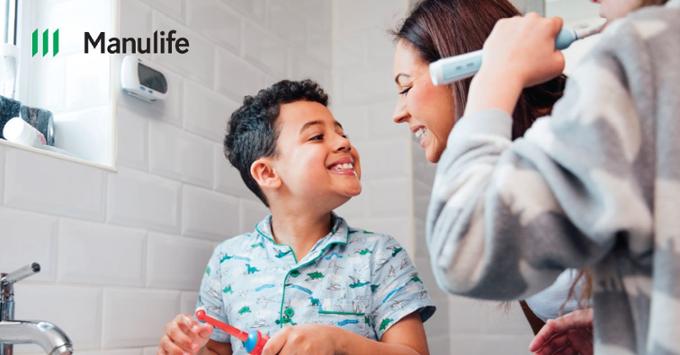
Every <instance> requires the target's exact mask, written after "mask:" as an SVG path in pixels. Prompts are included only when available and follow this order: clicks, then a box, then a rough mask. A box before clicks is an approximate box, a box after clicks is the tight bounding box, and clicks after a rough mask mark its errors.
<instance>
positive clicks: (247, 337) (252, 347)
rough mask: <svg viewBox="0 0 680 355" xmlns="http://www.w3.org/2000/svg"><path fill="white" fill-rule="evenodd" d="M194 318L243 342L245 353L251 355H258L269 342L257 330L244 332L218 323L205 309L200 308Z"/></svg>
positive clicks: (266, 337)
mask: <svg viewBox="0 0 680 355" xmlns="http://www.w3.org/2000/svg"><path fill="white" fill-rule="evenodd" d="M196 318H197V319H198V320H200V321H202V322H206V323H208V324H210V325H212V326H213V327H215V328H219V329H221V330H223V331H224V332H226V333H227V334H229V335H232V336H234V337H235V338H236V339H238V340H240V341H242V342H243V347H244V348H245V349H246V351H247V352H248V353H250V354H253V355H260V354H261V353H262V349H263V348H264V345H265V344H266V343H267V340H269V337H268V336H266V335H263V334H262V333H260V331H259V330H251V331H249V332H244V331H243V330H241V329H238V328H236V327H232V326H231V325H229V324H227V323H224V322H222V321H219V320H217V319H215V318H213V317H211V316H209V315H208V313H206V311H205V309H204V308H202V307H200V308H198V309H197V310H196Z"/></svg>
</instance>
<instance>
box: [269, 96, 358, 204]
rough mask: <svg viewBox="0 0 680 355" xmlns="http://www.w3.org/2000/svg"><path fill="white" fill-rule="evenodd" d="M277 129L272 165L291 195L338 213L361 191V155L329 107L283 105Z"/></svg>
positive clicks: (298, 103) (305, 104) (307, 104)
mask: <svg viewBox="0 0 680 355" xmlns="http://www.w3.org/2000/svg"><path fill="white" fill-rule="evenodd" d="M276 124H277V130H278V132H279V137H278V139H277V146H276V154H275V158H274V160H273V161H272V164H273V167H274V169H275V170H276V171H277V173H278V174H279V176H280V178H281V181H282V182H283V185H284V188H285V190H287V192H288V193H289V194H290V195H291V196H293V197H294V198H295V199H296V200H300V201H309V202H313V203H314V204H318V205H323V207H324V208H330V209H334V208H336V207H338V206H340V205H341V204H343V203H345V202H346V201H347V200H348V199H349V198H351V197H353V196H356V195H358V194H359V193H360V192H361V182H360V178H361V163H360V160H359V154H358V152H357V150H356V148H354V147H353V146H352V144H351V143H350V141H349V139H348V137H347V136H346V135H345V133H344V131H343V128H342V125H341V124H340V123H338V122H337V121H336V120H335V119H334V118H333V115H332V114H331V112H330V111H329V110H328V108H327V107H326V106H324V105H322V104H320V103H317V102H310V101H296V102H291V103H287V104H283V105H281V106H280V112H279V116H278V118H277V123H276ZM319 207H321V206H319Z"/></svg>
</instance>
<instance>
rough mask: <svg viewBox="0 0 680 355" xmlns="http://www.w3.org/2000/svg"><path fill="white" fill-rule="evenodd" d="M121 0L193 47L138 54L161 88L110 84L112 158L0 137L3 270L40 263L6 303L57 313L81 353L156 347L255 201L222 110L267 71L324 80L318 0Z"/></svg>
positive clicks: (257, 212)
mask: <svg viewBox="0 0 680 355" xmlns="http://www.w3.org/2000/svg"><path fill="white" fill-rule="evenodd" d="M54 1H61V0H54ZM64 2H66V1H64ZM119 5H120V7H121V8H120V12H121V14H122V16H121V18H120V32H121V34H122V35H124V36H135V37H147V36H150V35H151V32H152V31H153V30H155V29H159V30H160V29H166V30H167V29H170V28H172V29H176V30H177V31H178V35H182V36H186V37H188V38H189V40H190V43H191V46H190V48H191V50H190V52H189V54H187V55H185V56H162V55H158V56H151V57H147V59H149V60H151V61H152V62H153V63H154V64H156V65H157V66H159V67H161V68H163V69H164V70H165V72H166V73H167V76H168V80H169V90H170V92H169V97H168V99H167V100H166V102H164V103H160V104H152V105H149V104H146V103H143V102H141V101H138V100H135V99H133V98H130V97H127V96H121V95H118V97H117V101H118V103H117V107H116V109H117V113H116V123H117V140H118V147H117V157H116V158H117V165H116V170H117V171H115V172H113V171H109V170H104V169H101V168H97V167H93V166H89V165H83V164H78V163H74V162H69V161H65V160H61V159H57V158H54V157H51V156H46V155H42V154H39V153H34V152H30V151H26V150H22V149H16V148H13V147H10V146H7V145H3V144H0V172H1V173H0V202H1V204H0V205H1V206H0V226H2V232H0V271H12V270H14V269H16V268H18V267H20V266H23V265H25V264H28V263H30V262H33V261H37V262H39V263H40V264H41V265H42V271H41V272H40V273H39V274H38V275H36V276H34V277H31V278H30V279H26V280H24V281H21V282H20V283H19V284H17V286H16V317H17V318H19V319H44V320H49V321H51V322H54V323H55V324H57V325H58V326H60V327H61V328H62V329H64V330H65V331H66V332H67V333H68V335H69V336H70V337H71V339H72V340H73V342H74V345H75V350H76V353H78V354H88V355H90V354H107V355H114V354H115V355H142V354H153V353H155V351H156V348H155V346H156V344H157V343H158V340H159V338H160V335H161V334H162V332H163V327H164V325H165V323H166V322H168V321H169V320H171V319H172V318H173V317H174V315H175V314H176V313H179V312H180V311H182V312H190V311H192V309H193V306H194V302H195V299H196V290H197V288H198V285H199V281H200V277H201V275H202V271H203V268H204V267H205V263H206V262H207V259H208V257H209V255H210V253H211V250H212V248H213V247H214V246H215V245H216V244H217V243H218V242H219V241H220V240H222V239H223V238H225V237H229V236H233V235H235V234H237V233H240V232H243V231H248V230H252V227H253V226H254V224H255V223H256V221H258V220H260V219H261V218H262V217H263V216H264V214H265V210H264V208H263V206H262V205H261V204H260V203H259V202H257V201H256V200H255V199H254V198H253V197H252V196H251V194H250V192H248V191H247V190H246V189H245V187H243V183H242V182H241V179H240V177H239V176H238V175H237V172H236V170H234V169H232V168H231V167H229V166H227V163H226V160H225V158H224V156H223V154H222V147H221V139H222V137H223V134H224V129H225V123H226V119H227V114H228V113H230V112H231V111H233V109H235V108H236V107H237V105H238V104H239V102H240V100H241V99H242V97H243V95H245V94H251V93H254V92H255V91H256V90H257V89H260V88H261V87H263V86H264V85H265V84H270V83H272V82H273V81H274V80H278V79H281V78H284V77H292V78H302V77H308V76H311V77H313V78H315V79H317V80H318V81H320V82H321V83H322V84H323V85H324V86H326V87H330V81H331V49H330V42H331V26H330V24H331V4H330V2H328V1H323V2H322V1H315V0H305V1H303V0H295V1H292V0H291V1H265V0H233V1H227V0H224V1H223V0H190V1H184V0H144V1H141V0H124V1H119ZM80 16H83V17H86V16H87V15H86V14H80ZM79 18H80V17H79ZM76 20H77V19H75V18H74V21H76ZM62 45H64V44H62ZM111 60H112V61H115V62H116V63H119V62H120V60H121V58H120V57H115V56H114V57H112V59H111ZM117 67H118V65H114V68H117ZM117 75H118V73H114V74H113V75H112V77H114V78H116V77H117ZM81 84H82V85H80V86H79V87H78V88H77V89H78V90H81V91H82V94H83V95H85V96H86V95H87V92H88V90H91V88H92V85H96V83H88V82H84V83H81ZM112 85H113V86H112V87H111V90H112V91H113V92H114V93H119V92H120V91H119V90H118V87H117V82H115V81H114V83H113V84H112ZM15 349H16V350H17V351H18V352H20V353H26V352H28V353H35V354H38V353H41V350H40V349H39V348H38V347H36V346H32V345H20V346H16V348H15Z"/></svg>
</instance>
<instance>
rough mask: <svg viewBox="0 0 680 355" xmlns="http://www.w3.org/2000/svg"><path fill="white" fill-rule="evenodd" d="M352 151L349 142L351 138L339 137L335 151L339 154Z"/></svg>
mask: <svg viewBox="0 0 680 355" xmlns="http://www.w3.org/2000/svg"><path fill="white" fill-rule="evenodd" d="M351 150H352V144H351V143H350V142H349V138H347V137H343V136H338V140H337V142H336V147H335V151H337V152H349V151H351Z"/></svg>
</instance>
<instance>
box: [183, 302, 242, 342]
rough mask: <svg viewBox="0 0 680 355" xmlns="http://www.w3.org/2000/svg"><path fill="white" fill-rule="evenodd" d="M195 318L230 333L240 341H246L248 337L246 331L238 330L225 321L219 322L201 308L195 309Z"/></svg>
mask: <svg viewBox="0 0 680 355" xmlns="http://www.w3.org/2000/svg"><path fill="white" fill-rule="evenodd" d="M196 318H198V320H200V321H203V322H206V323H208V324H210V325H212V326H213V327H215V328H218V329H221V330H223V331H224V332H226V333H227V334H229V335H232V336H234V337H236V338H238V339H239V340H241V341H246V340H247V339H248V333H246V332H244V331H242V330H239V329H237V328H235V327H232V326H230V325H229V324H227V323H224V322H221V321H219V320H217V319H215V318H213V317H211V316H209V315H208V314H207V313H206V312H205V311H204V310H202V309H199V310H197V311H196Z"/></svg>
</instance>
